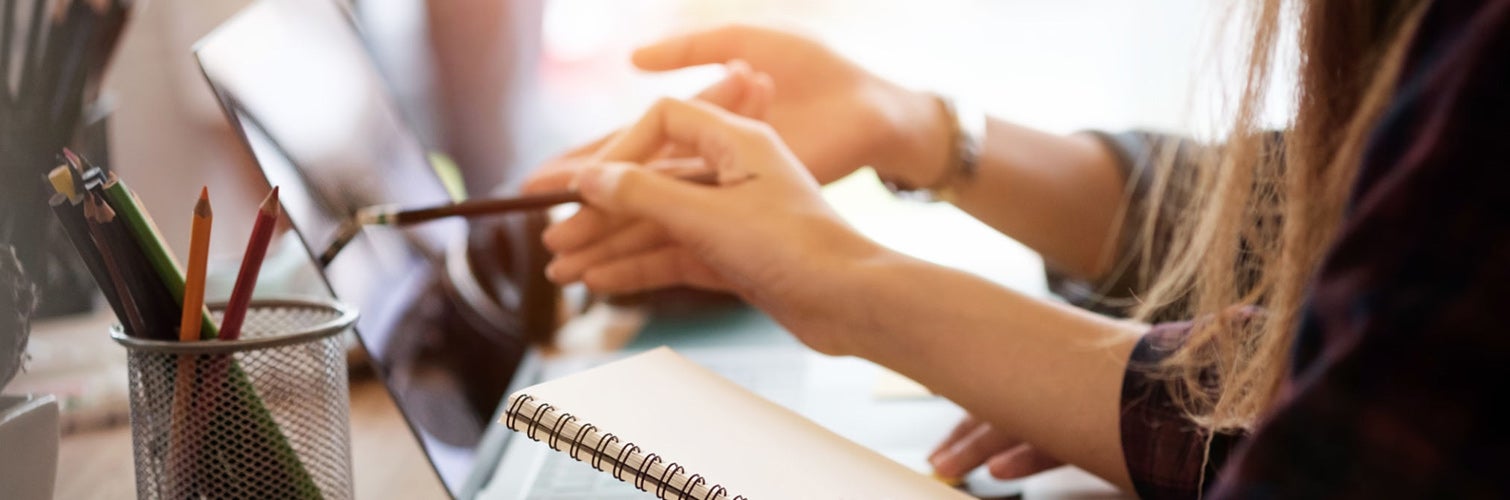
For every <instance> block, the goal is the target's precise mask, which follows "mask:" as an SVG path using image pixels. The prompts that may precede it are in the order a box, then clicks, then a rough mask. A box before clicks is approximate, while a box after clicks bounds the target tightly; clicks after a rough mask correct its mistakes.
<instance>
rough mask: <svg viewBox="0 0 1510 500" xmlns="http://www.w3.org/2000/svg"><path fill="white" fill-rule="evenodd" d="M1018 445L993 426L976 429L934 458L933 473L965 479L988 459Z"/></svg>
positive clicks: (932, 462) (931, 461)
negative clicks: (966, 475)
mask: <svg viewBox="0 0 1510 500" xmlns="http://www.w3.org/2000/svg"><path fill="white" fill-rule="evenodd" d="M1017 444H1019V443H1018V441H1017V440H1015V439H1012V438H1010V437H1007V435H1006V434H1003V433H1001V432H998V431H997V430H996V429H995V428H994V427H992V426H989V425H984V426H980V427H976V428H975V430H974V431H971V432H970V434H969V435H967V436H965V438H964V439H961V440H960V441H959V442H957V443H955V444H954V446H951V447H950V448H949V449H948V450H946V451H944V452H943V453H940V454H939V455H937V456H935V457H933V458H932V459H931V460H930V461H929V462H930V463H931V464H933V472H934V473H935V474H938V475H939V476H942V477H950V478H958V477H964V476H965V474H968V473H969V472H970V471H971V470H974V469H975V468H976V467H980V466H981V464H984V463H986V459H987V458H990V457H991V456H992V455H995V454H997V453H999V452H1001V451H1002V450H1006V449H1007V448H1009V447H1012V446H1016V445H1017Z"/></svg>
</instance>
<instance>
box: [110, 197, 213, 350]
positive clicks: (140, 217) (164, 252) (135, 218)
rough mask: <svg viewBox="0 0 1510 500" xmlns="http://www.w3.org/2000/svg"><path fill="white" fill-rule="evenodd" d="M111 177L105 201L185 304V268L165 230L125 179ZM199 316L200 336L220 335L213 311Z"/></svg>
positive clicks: (176, 296) (166, 283)
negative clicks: (170, 246) (149, 214)
mask: <svg viewBox="0 0 1510 500" xmlns="http://www.w3.org/2000/svg"><path fill="white" fill-rule="evenodd" d="M111 177H112V178H111V179H110V180H109V181H107V182H106V183H105V185H104V188H105V199H106V201H109V202H110V206H111V208H114V209H115V213H116V216H118V217H120V218H121V219H122V220H123V221H124V222H125V223H126V227H127V228H128V229H130V230H131V235H132V236H133V237H135V239H136V243H137V245H138V246H140V247H141V248H142V253H143V254H146V256H147V260H148V261H150V262H151V263H152V269H153V270H154V271H157V275H158V277H160V278H162V280H163V284H165V285H167V286H168V293H170V294H172V295H173V301H174V302H176V303H179V304H182V303H183V300H184V273H183V267H182V266H180V265H178V259H176V258H174V257H173V252H170V251H168V245H167V244H166V243H164V240H163V237H162V232H161V231H158V229H157V223H155V222H153V221H152V218H151V216H148V215H147V212H146V211H145V210H142V206H141V201H140V200H138V199H137V198H136V194H135V193H132V192H131V189H129V188H127V187H126V183H125V181H122V180H120V178H117V177H114V176H111ZM200 317H201V318H202V321H203V323H202V324H201V326H200V332H199V338H201V339H204V340H209V339H213V338H216V337H219V336H220V328H219V327H218V326H216V325H215V319H214V317H212V316H210V310H209V309H207V308H201V310H200Z"/></svg>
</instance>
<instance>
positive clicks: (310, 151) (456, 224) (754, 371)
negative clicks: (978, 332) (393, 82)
mask: <svg viewBox="0 0 1510 500" xmlns="http://www.w3.org/2000/svg"><path fill="white" fill-rule="evenodd" d="M195 54H196V56H197V58H198V59H199V63H200V66H201V68H202V70H203V71H204V74H205V77H206V80H207V81H208V82H209V84H210V86H211V88H212V89H213V90H214V92H215V94H216V97H217V98H218V99H219V101H220V103H221V105H222V107H223V109H224V111H225V113H226V115H227V117H228V118H229V119H230V121H231V123H232V124H233V126H235V127H236V128H237V130H238V131H239V132H240V135H241V136H242V138H243V139H244V141H245V143H246V146H247V147H248V149H249V150H250V151H251V152H252V154H253V156H254V157H255V159H256V161H257V163H258V164H259V165H260V167H261V169H262V171H263V173H264V175H265V176H266V178H267V179H268V181H269V183H270V184H275V185H278V186H280V188H281V190H282V195H281V200H282V203H283V205H284V211H285V213H286V214H287V216H288V219H289V221H290V222H291V223H292V226H293V229H294V230H295V232H296V233H297V234H298V236H299V237H300V238H301V240H302V242H303V243H304V245H305V247H306V248H307V249H308V250H309V252H310V254H311V257H312V259H313V257H315V256H317V255H318V254H320V253H322V252H323V251H324V250H325V249H326V247H327V245H328V244H329V243H330V241H331V240H332V239H334V238H335V237H336V233H337V232H338V231H339V227H340V225H341V223H342V221H343V220H344V219H345V217H347V215H348V214H350V213H351V212H352V210H353V209H354V208H356V207H360V206H365V205H369V204H377V203H398V204H406V205H416V206H418V205H430V204H437V203H444V202H446V201H448V200H450V197H449V195H448V194H447V191H446V189H445V188H444V186H443V185H442V183H441V181H440V179H439V177H438V176H437V175H436V174H435V172H434V171H433V170H432V168H431V166H430V164H429V162H428V160H427V154H426V151H425V149H424V146H423V145H422V144H421V143H420V141H419V140H418V138H417V136H416V135H415V134H414V133H413V132H412V130H411V129H410V128H409V127H408V125H406V121H405V120H404V118H403V117H402V116H401V115H400V113H399V112H398V111H397V110H398V107H397V106H396V105H395V103H394V102H393V100H392V98H391V96H390V94H389V92H388V91H387V89H386V86H385V84H384V82H383V80H382V78H381V77H380V75H379V73H378V71H377V69H376V67H375V66H374V64H373V62H372V59H371V58H370V56H369V54H368V52H367V48H366V47H365V45H364V43H363V41H362V39H361V37H360V36H359V34H358V28H357V26H356V25H355V24H354V23H353V21H352V18H351V16H350V15H349V13H348V12H346V11H345V10H344V8H343V7H342V6H341V5H340V4H338V3H336V2H335V1H333V0H259V1H256V2H253V3H252V5H250V6H249V7H247V8H246V9H245V10H243V11H242V12H240V13H238V14H237V15H236V16H234V17H233V18H231V19H230V20H228V21H226V22H225V23H224V24H223V25H221V26H220V27H219V28H217V29H216V30H215V31H214V32H212V33H210V34H209V35H207V36H206V37H205V38H204V39H203V40H201V41H200V43H199V45H198V46H197V47H196V49H195ZM511 217H514V218H513V219H507V218H505V219H504V220H500V221H492V222H493V224H494V226H490V227H502V228H503V229H502V230H500V231H499V234H502V235H503V237H505V238H512V239H513V241H507V242H504V244H505V245H512V246H511V248H514V251H525V252H527V251H528V249H529V248H532V247H531V246H530V245H528V244H524V243H523V242H529V243H534V242H537V241H538V230H539V224H541V223H542V222H541V221H540V220H538V216H537V217H536V218H531V217H520V216H511ZM477 233H478V230H477V229H476V227H475V226H473V227H471V228H469V226H468V225H467V224H466V223H465V222H462V221H459V220H450V221H437V222H435V223H432V224H426V225H422V226H417V227H413V228H407V229H402V230H399V229H392V228H370V229H367V230H364V231H362V232H361V233H360V234H359V235H358V236H357V237H356V238H355V239H354V240H352V241H351V243H350V244H348V245H347V246H346V247H345V248H344V249H343V250H342V251H341V252H340V253H339V254H338V255H336V257H335V258H334V259H333V260H331V261H330V262H329V264H328V265H326V266H324V267H323V268H322V277H323V278H324V280H325V282H326V285H327V286H328V288H329V289H330V291H331V293H333V294H334V295H335V296H336V297H337V298H339V299H340V300H342V301H344V302H347V303H351V304H355V305H357V306H358V307H359V308H360V310H361V312H362V317H361V319H360V320H359V322H358V324H357V325H356V332H357V336H358V338H359V340H360V341H361V343H362V345H363V347H364V348H365V349H366V351H367V352H368V355H369V357H370V358H371V359H372V361H373V364H374V366H375V368H376V371H377V373H378V375H379V376H380V377H381V378H382V380H383V382H384V384H385V386H386V387H387V388H388V390H389V392H390V394H391V395H392V396H393V398H394V400H395V402H396V403H397V405H398V407H399V409H400V411H401V412H402V413H403V415H404V418H405V419H406V421H407V422H408V424H409V426H410V428H411V430H412V431H413V433H414V435H415V437H416V438H417V439H418V441H419V442H420V444H421V446H422V447H423V449H424V451H425V453H426V454H427V455H428V458H429V460H430V463H431V464H432V466H433V467H434V469H435V472H436V474H437V475H438V476H439V478H440V479H441V481H442V482H443V483H444V484H445V486H446V489H447V491H448V492H450V493H451V495H452V496H454V497H457V498H475V497H484V498H559V499H567V498H582V499H587V498H614V497H621V496H622V497H625V498H644V497H645V494H644V493H641V492H638V491H636V490H635V489H634V488H633V487H632V486H630V485H628V484H625V483H619V482H616V481H614V480H613V479H612V478H611V477H609V476H608V475H607V474H603V473H601V472H598V471H595V470H592V469H591V468H590V467H588V466H587V465H586V464H583V463H578V462H574V461H572V460H571V459H570V458H568V457H566V456H565V455H564V454H560V453H554V452H552V451H550V450H549V449H548V448H547V447H546V446H545V445H543V444H541V443H536V442H533V441H530V440H528V439H526V438H523V437H521V436H518V435H516V434H514V433H511V432H509V431H508V430H507V429H506V428H505V427H504V426H502V425H500V424H497V420H498V419H497V416H498V414H499V411H500V410H501V407H500V403H501V402H502V399H503V397H504V396H505V395H506V394H508V393H509V392H512V391H514V390H517V389H520V388H523V387H525V386H528V385H532V384H534V383H537V382H539V381H541V380H544V379H546V378H550V377H554V376H558V375H561V374H565V373H567V372H570V371H574V370H577V369H582V368H586V367H588V366H590V365H592V364H594V363H598V362H601V361H605V359H581V358H569V359H564V360H547V359H546V358H544V357H543V356H541V355H540V354H539V353H538V352H537V351H536V350H535V349H532V348H530V347H529V345H528V343H527V342H525V340H524V338H525V337H526V336H527V334H528V332H521V331H518V327H519V325H521V324H529V323H530V322H529V321H517V320H518V318H517V317H513V316H517V315H520V314H526V313H527V311H524V310H523V309H522V308H520V307H518V304H519V300H518V298H517V297H515V298H514V299H513V300H507V299H506V297H505V296H507V295H508V294H509V293H519V289H523V288H519V289H515V290H514V291H513V292H508V291H506V290H505V291H503V292H499V291H497V290H493V291H491V292H489V291H488V290H487V289H488V288H489V287H485V286H481V285H479V284H477V283H476V281H475V280H474V279H473V278H472V276H473V273H472V272H471V271H472V268H473V267H474V266H473V264H472V262H471V260H472V259H473V258H475V257H476V256H475V255H472V253H471V252H469V251H467V249H468V247H469V245H468V240H469V239H475V238H476V235H477ZM521 249H523V250H521ZM523 267H525V268H526V269H514V270H513V271H514V272H515V273H516V274H517V276H515V277H516V278H518V279H521V280H522V279H526V278H527V276H525V275H527V274H528V273H531V272H534V273H538V272H539V270H538V269H534V270H531V269H527V268H528V267H529V266H523ZM493 288H498V287H496V286H495V287H493ZM500 297H505V298H504V299H501V298H500ZM500 304H501V305H500ZM524 309H527V308H524ZM500 315H502V316H504V317H502V318H499V317H498V316H500ZM738 323H739V324H738V325H734V326H733V328H735V329H745V330H752V331H754V332H753V335H754V336H756V337H759V336H762V335H764V336H766V337H777V338H779V339H780V341H778V342H775V343H769V342H767V343H764V344H763V345H762V346H757V347H751V346H750V344H749V343H748V342H746V343H745V344H746V347H743V348H730V347H706V348H686V347H679V348H678V350H680V351H682V352H683V354H686V355H687V356H688V357H689V358H691V359H693V360H694V361H697V362H699V363H701V364H703V365H705V366H708V367H709V368H712V369H713V370H715V371H717V372H719V373H721V374H723V375H724V376H726V377H728V378H730V379H731V380H734V381H735V382H737V383H740V384H741V385H744V386H745V387H747V388H750V389H751V390H753V391H755V392H757V393H759V394H761V395H763V396H765V397H767V398H768V399H772V400H773V401H776V402H778V403H780V404H783V405H786V406H789V407H793V408H794V409H798V411H799V412H802V413H804V414H806V415H807V416H809V417H810V418H813V419H814V420H817V421H818V422H819V423H820V424H823V425H825V426H828V427H829V428H831V429H834V430H835V431H837V432H839V433H841V434H844V435H846V436H847V437H850V438H851V439H854V440H856V441H858V442H860V443H862V444H866V445H868V446H871V447H872V448H876V449H878V450H880V451H882V452H883V453H886V454H888V455H891V456H893V457H894V458H898V459H899V460H901V461H903V462H904V463H909V464H910V465H913V466H920V464H921V460H922V456H923V453H924V452H925V451H926V447H927V446H928V445H931V444H933V443H935V442H937V440H938V439H939V438H940V437H941V436H942V434H943V433H944V432H946V431H947V429H948V428H949V426H951V425H952V424H953V422H954V421H955V420H956V419H957V418H958V416H959V415H960V412H959V410H958V409H957V408H955V407H954V406H953V405H952V404H949V403H947V402H944V401H942V400H939V399H937V398H933V399H925V400H916V401H909V402H904V403H897V404H889V405H885V406H884V408H883V407H880V406H877V404H876V403H875V400H874V399H873V398H871V389H872V385H873V384H874V383H875V381H876V368H875V367H874V366H872V365H869V364H868V363H866V362H863V361H860V360H855V359H838V358H827V357H823V356H819V355H816V354H814V353H811V352H810V351H807V350H805V349H803V348H801V347H800V346H798V345H796V344H795V342H793V341H792V340H791V339H789V338H787V337H786V336H785V334H784V333H782V332H780V331H779V327H777V326H775V325H774V324H773V323H771V322H770V321H769V319H766V318H764V317H763V316H760V315H746V318H745V319H744V320H742V321H739V322H738ZM511 325H512V326H511ZM719 328H720V329H728V328H730V324H728V323H724V324H721V325H720V326H719ZM725 333H728V332H708V334H709V335H713V334H725ZM747 333H749V332H747ZM883 415H884V418H878V417H881V416H883ZM919 423H926V424H927V425H917V424H919Z"/></svg>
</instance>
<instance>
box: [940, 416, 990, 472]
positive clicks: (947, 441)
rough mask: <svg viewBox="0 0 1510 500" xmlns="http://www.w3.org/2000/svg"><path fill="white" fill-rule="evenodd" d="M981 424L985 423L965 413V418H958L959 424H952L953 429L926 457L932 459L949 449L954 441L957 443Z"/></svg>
mask: <svg viewBox="0 0 1510 500" xmlns="http://www.w3.org/2000/svg"><path fill="white" fill-rule="evenodd" d="M982 425H985V423H984V422H981V420H980V419H978V418H975V416H974V415H965V418H964V419H962V420H960V422H959V424H956V425H955V426H954V430H951V431H949V435H948V436H945V437H944V440H943V442H940V443H939V445H938V446H937V447H935V448H934V449H933V452H932V453H929V454H928V459H929V460H930V461H932V460H933V457H936V456H938V455H939V454H941V453H944V452H946V451H949V449H950V448H953V447H954V444H955V443H958V442H959V441H960V440H961V439H964V438H965V436H969V435H970V433H971V432H975V428H976V427H980V426H982Z"/></svg>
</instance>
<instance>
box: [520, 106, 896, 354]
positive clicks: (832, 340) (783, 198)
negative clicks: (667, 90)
mask: <svg viewBox="0 0 1510 500" xmlns="http://www.w3.org/2000/svg"><path fill="white" fill-rule="evenodd" d="M666 144H672V145H676V146H679V147H682V148H686V150H687V151H689V152H690V153H691V154H692V155H694V156H695V157H696V158H699V159H701V160H702V161H703V162H704V163H705V164H706V165H707V166H708V167H709V168H712V169H714V170H715V171H716V172H717V173H718V177H719V179H720V181H721V184H722V185H721V186H717V187H710V186H701V185H696V184H692V183H689V182H686V181H681V180H677V179H674V178H672V177H670V176H667V175H664V174H661V173H657V172H654V171H652V170H650V169H647V168H645V167H644V166H641V165H639V164H635V163H625V162H637V161H643V160H644V159H645V158H648V157H651V156H654V155H655V154H656V153H657V152H658V151H660V150H661V149H662V148H664V147H665V145H666ZM576 184H577V189H578V190H579V191H580V192H581V193H582V196H583V198H584V199H585V200H586V204H585V205H584V207H583V208H582V210H580V211H579V212H578V213H577V214H576V215H574V216H572V217H571V218H569V219H567V220H564V221H562V222H560V223H557V224H556V225H554V226H552V227H551V228H549V229H547V230H546V232H545V235H544V240H545V244H546V247H547V248H549V249H550V250H551V251H553V252H555V253H556V259H555V260H554V261H553V262H552V263H551V264H550V266H548V267H547V268H546V274H547V276H549V277H550V278H551V280H552V281H555V282H557V283H570V282H576V281H582V282H583V283H585V284H586V285H587V287H588V288H589V289H592V290H593V291H596V292H602V293H623V292H633V291H640V290H648V289H654V288H661V287H666V286H673V285H689V286H694V287H701V288H708V289H719V290H726V291H730V292H733V293H736V294H738V295H740V296H741V297H742V298H744V299H745V300H746V301H748V302H750V303H752V304H754V305H756V306H757V307H760V308H761V309H763V310H765V311H766V312H767V313H769V314H771V316H772V317H773V318H775V319H776V320H777V321H778V322H780V323H781V324H782V325H783V326H786V327H787V329H788V330H790V331H792V332H793V333H794V334H796V335H797V336H798V338H799V339H801V340H803V341H804V342H806V343H807V344H808V345H809V346H812V347H813V348H815V349H817V350H819V351H822V352H828V353H832V354H840V353H846V352H848V351H849V347H850V346H849V345H848V341H847V339H844V338H842V337H840V336H838V335H836V334H834V333H833V332H836V331H841V330H843V329H842V328H838V327H837V325H840V324H845V323H849V322H853V321H854V318H856V317H857V316H858V313H856V312H855V311H853V310H851V309H850V308H855V307H861V304H858V302H859V301H854V300H849V299H850V295H852V294H851V293H849V292H848V291H847V289H846V286H847V285H849V284H850V283H849V281H847V279H846V278H847V277H850V276H855V275H856V273H855V272H854V270H855V269H856V268H857V266H860V265H862V264H863V263H865V262H867V261H868V259H871V258H873V257H877V256H881V255H885V254H886V251H885V250H883V249H882V248H881V247H879V246H878V245H876V244H875V243H873V242H871V241H869V240H867V239H865V238H864V237H862V236H860V235H859V234H858V233H856V232H855V231H854V230H853V229H852V228H850V227H849V226H847V225H846V224H845V223H844V222H843V221H842V220H841V219H840V218H839V217H838V215H837V214H836V213H835V212H834V211H833V210H832V209H831V208H830V207H829V206H828V205H827V204H826V203H825V202H824V201H823V199H822V198H821V197H820V195H819V191H818V183H817V182H816V181H814V179H813V177H812V176H811V175H810V174H808V172H807V171H806V169H805V168H804V167H803V166H802V164H801V163H800V162H798V161H797V159H796V158H795V157H794V156H793V155H792V153H791V151H789V150H788V149H786V148H785V147H784V146H783V145H782V144H781V142H780V140H779V139H778V138H777V137H776V134H775V133H774V132H773V131H772V130H771V129H770V127H769V126H767V125H766V124H764V123H761V122H758V121H755V120H751V119H748V118H744V117H740V116H737V115H734V114H733V113H730V112H728V111H726V110H724V109H722V108H719V107H717V106H713V105H711V104H708V103H704V102H700V101H678V100H673V99H665V100H662V101H660V102H659V103H657V104H656V105H655V106H654V107H653V108H651V110H650V111H649V112H648V113H646V114H645V116H644V117H643V118H642V119H641V120H640V121H639V122H638V123H636V124H635V125H633V126H632V127H630V128H629V129H627V130H625V131H624V132H623V133H621V134H619V135H618V136H617V137H616V138H614V139H613V140H612V141H610V142H609V143H608V144H606V145H604V146H603V149H602V150H601V151H600V153H599V154H597V155H595V156H594V157H593V159H592V160H591V161H590V162H589V164H588V166H586V167H584V168H583V169H582V171H581V173H580V174H579V175H578V177H577V179H576Z"/></svg>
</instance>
